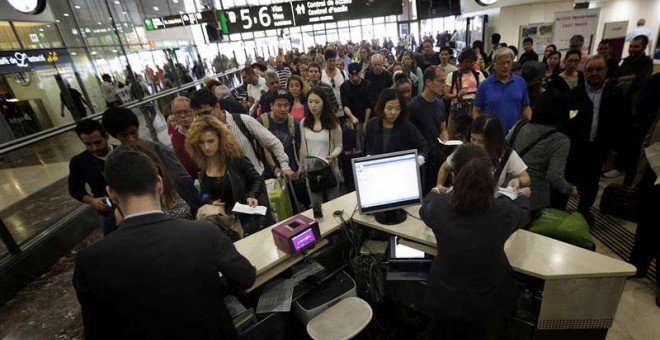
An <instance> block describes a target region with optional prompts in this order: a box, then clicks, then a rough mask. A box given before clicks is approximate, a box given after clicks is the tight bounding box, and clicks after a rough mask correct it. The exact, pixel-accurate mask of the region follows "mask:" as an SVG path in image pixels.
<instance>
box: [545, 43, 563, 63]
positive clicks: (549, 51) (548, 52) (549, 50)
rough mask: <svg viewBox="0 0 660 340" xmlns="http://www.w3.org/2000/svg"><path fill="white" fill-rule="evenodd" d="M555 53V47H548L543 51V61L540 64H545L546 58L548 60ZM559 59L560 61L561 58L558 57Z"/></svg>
mask: <svg viewBox="0 0 660 340" xmlns="http://www.w3.org/2000/svg"><path fill="white" fill-rule="evenodd" d="M555 52H557V46H555V45H548V46H547V47H546V48H545V50H544V51H543V61H542V62H543V63H544V64H545V62H546V61H548V58H550V56H551V55H552V54H553V53H555ZM560 59H561V57H560Z"/></svg>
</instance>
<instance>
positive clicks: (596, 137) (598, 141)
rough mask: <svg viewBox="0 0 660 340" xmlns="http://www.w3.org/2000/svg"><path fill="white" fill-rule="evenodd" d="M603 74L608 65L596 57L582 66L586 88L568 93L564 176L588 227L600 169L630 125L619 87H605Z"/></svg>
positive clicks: (582, 87) (582, 86)
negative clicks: (572, 187)
mask: <svg viewBox="0 0 660 340" xmlns="http://www.w3.org/2000/svg"><path fill="white" fill-rule="evenodd" d="M606 74H607V62H606V61H605V59H604V58H603V57H602V56H600V55H595V56H593V57H591V58H590V59H589V61H588V62H587V64H586V66H585V78H586V79H585V84H584V85H578V86H576V87H574V88H573V89H571V90H570V91H569V92H568V98H569V104H570V107H571V113H570V117H569V118H570V119H569V120H568V123H567V124H566V135H567V136H568V137H569V138H570V139H571V151H570V153H569V156H568V161H567V165H566V174H567V179H568V181H569V182H571V183H574V184H576V186H577V188H578V192H579V194H580V203H579V205H578V212H580V213H581V214H582V215H583V216H584V217H585V218H586V219H587V221H588V222H589V223H590V224H591V225H593V222H594V220H593V216H592V215H591V213H590V212H589V210H590V208H591V206H592V205H593V203H594V201H595V200H596V194H597V193H598V181H599V178H600V172H601V168H602V166H603V163H604V162H605V159H606V157H607V154H608V152H609V150H610V148H611V147H612V146H614V145H615V143H616V142H617V140H619V139H620V138H621V136H622V135H625V131H626V126H627V125H628V124H629V123H630V117H629V115H628V109H627V108H626V106H625V100H624V98H623V94H622V93H621V90H620V89H619V88H618V87H616V86H614V85H611V84H610V83H607V84H606V83H605V75H606ZM619 141H620V140H619Z"/></svg>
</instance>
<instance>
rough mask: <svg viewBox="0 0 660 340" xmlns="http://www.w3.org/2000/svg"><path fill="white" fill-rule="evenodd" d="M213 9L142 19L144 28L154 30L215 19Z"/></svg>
mask: <svg viewBox="0 0 660 340" xmlns="http://www.w3.org/2000/svg"><path fill="white" fill-rule="evenodd" d="M215 20H216V19H215V14H214V13H213V11H204V12H197V13H184V14H177V15H168V16H165V17H157V18H147V19H144V28H145V29H146V30H147V31H155V30H160V29H164V28H172V27H181V26H190V25H196V24H200V23H204V22H213V21H215Z"/></svg>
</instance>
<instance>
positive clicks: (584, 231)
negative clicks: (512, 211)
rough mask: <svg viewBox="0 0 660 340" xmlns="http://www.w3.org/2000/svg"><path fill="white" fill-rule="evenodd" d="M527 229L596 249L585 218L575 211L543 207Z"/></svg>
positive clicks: (575, 244) (582, 246) (585, 247)
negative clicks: (569, 211)
mask: <svg viewBox="0 0 660 340" xmlns="http://www.w3.org/2000/svg"><path fill="white" fill-rule="evenodd" d="M529 231H531V232H533V233H537V234H540V235H543V236H547V237H550V238H553V239H555V240H559V241H562V242H566V243H570V244H572V245H574V246H578V247H581V248H584V249H589V250H595V249H596V245H595V244H594V241H593V240H592V239H591V234H590V233H589V224H588V223H587V220H585V219H584V217H583V216H582V215H581V214H580V213H577V212H574V213H570V214H569V213H567V212H565V211H561V210H557V209H552V208H545V209H543V210H541V211H540V212H539V213H538V215H537V216H536V219H535V220H534V221H532V224H530V226H529Z"/></svg>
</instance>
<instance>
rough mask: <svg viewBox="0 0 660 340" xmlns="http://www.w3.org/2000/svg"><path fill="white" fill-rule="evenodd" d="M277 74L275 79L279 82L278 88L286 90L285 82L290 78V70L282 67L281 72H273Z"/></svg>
mask: <svg viewBox="0 0 660 340" xmlns="http://www.w3.org/2000/svg"><path fill="white" fill-rule="evenodd" d="M275 72H277V78H278V80H279V81H280V88H281V89H286V82H287V80H289V78H290V77H291V69H289V68H288V67H286V66H284V67H283V68H282V69H281V70H275Z"/></svg>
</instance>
